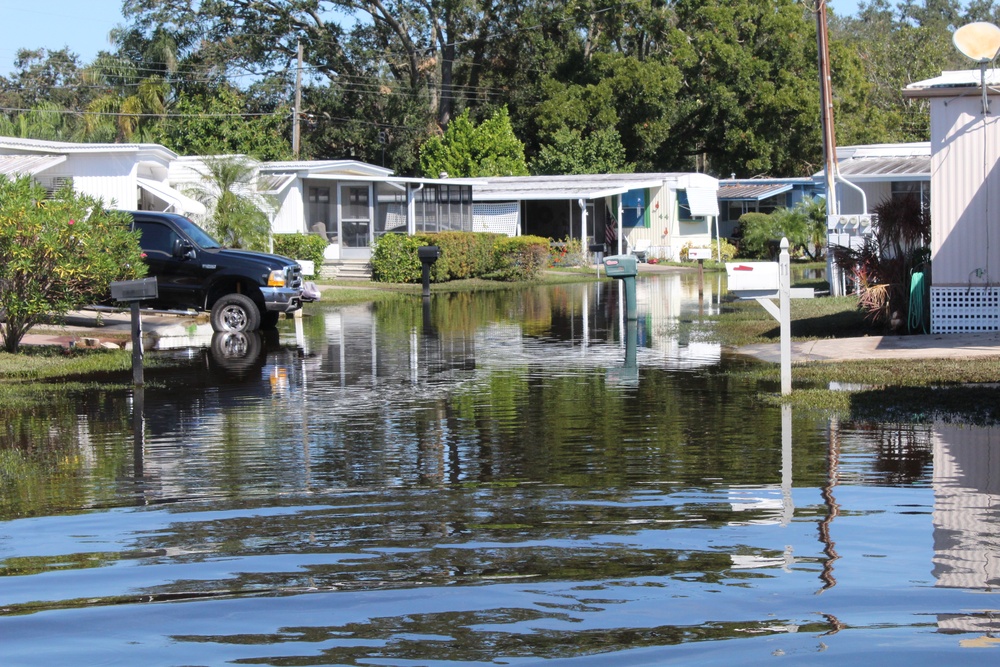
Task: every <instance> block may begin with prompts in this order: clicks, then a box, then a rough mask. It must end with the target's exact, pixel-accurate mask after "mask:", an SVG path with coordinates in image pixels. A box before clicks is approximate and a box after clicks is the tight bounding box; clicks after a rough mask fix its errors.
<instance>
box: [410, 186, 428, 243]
mask: <svg viewBox="0 0 1000 667" xmlns="http://www.w3.org/2000/svg"><path fill="white" fill-rule="evenodd" d="M423 189H424V184H423V183H417V187H415V188H412V189H409V190H408V192H407V193H406V195H407V196H406V200H407V201H406V234H407V236H413V235H414V234H416V233H417V211H416V202H415V201H414V198H413V195H415V194H417V193H418V192H420V191H421V190H423Z"/></svg>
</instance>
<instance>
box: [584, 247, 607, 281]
mask: <svg viewBox="0 0 1000 667" xmlns="http://www.w3.org/2000/svg"><path fill="white" fill-rule="evenodd" d="M587 249H588V250H590V252H592V253H594V255H596V260H597V261H595V262H594V264H596V265H597V277H598V278H600V277H601V264H603V263H604V253H605V252H606V251H607V247H606V246H605V244H603V243H591V244H590V245H589V246H587Z"/></svg>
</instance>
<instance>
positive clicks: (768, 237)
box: [740, 213, 783, 259]
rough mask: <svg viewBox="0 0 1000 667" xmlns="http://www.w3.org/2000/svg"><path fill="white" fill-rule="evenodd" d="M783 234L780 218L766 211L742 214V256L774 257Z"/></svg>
mask: <svg viewBox="0 0 1000 667" xmlns="http://www.w3.org/2000/svg"><path fill="white" fill-rule="evenodd" d="M782 236H783V233H782V230H781V227H780V225H779V224H778V220H777V219H775V218H772V217H771V216H770V215H768V214H766V213H744V214H743V215H741V216H740V257H746V258H748V259H774V256H775V255H776V253H777V249H778V243H779V242H780V241H781V237H782Z"/></svg>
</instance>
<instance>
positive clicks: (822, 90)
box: [816, 0, 842, 296]
mask: <svg viewBox="0 0 1000 667" xmlns="http://www.w3.org/2000/svg"><path fill="white" fill-rule="evenodd" d="M816 46H817V50H818V51H819V97H820V123H821V125H822V128H823V165H824V166H823V175H824V176H825V177H826V214H827V216H831V215H836V214H837V213H838V211H837V183H836V181H835V180H834V176H835V174H836V170H837V138H836V135H835V134H834V129H833V91H832V85H831V81H830V41H829V34H828V31H827V27H826V0H819V3H818V4H817V6H816ZM827 234H828V235H829V232H827ZM831 254H832V253H830V252H829V250H828V251H827V260H826V276H827V281H828V282H829V283H830V295H831V296H842V294H841V289H840V276H839V271H837V270H836V266H835V264H834V262H833V258H832V257H831ZM834 273H837V274H838V275H834Z"/></svg>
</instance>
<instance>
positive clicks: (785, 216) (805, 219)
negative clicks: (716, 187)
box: [739, 197, 827, 259]
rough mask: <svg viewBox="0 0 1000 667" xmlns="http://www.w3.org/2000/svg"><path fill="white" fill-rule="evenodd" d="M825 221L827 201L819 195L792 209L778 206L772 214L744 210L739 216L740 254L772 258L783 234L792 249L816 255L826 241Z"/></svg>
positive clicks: (793, 252) (801, 202)
mask: <svg viewBox="0 0 1000 667" xmlns="http://www.w3.org/2000/svg"><path fill="white" fill-rule="evenodd" d="M826 224H827V223H826V202H825V201H824V200H822V199H819V198H816V199H813V198H810V197H806V198H805V199H803V200H802V201H800V202H798V203H797V204H796V205H795V206H794V207H792V208H790V209H788V208H779V209H777V210H776V211H774V212H773V213H771V214H767V213H744V214H743V215H741V216H740V233H741V235H742V236H741V240H740V251H739V253H740V256H741V257H748V258H763V259H773V258H774V256H775V255H776V253H777V252H778V243H779V242H780V241H781V239H782V238H783V237H784V238H787V239H788V245H789V252H791V253H792V254H796V253H799V254H807V255H809V256H810V257H811V258H812V259H816V258H817V257H818V256H819V255H820V254H821V253H822V250H823V248H824V247H825V245H826ZM810 247H811V248H813V250H810Z"/></svg>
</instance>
